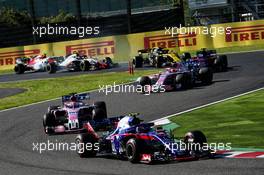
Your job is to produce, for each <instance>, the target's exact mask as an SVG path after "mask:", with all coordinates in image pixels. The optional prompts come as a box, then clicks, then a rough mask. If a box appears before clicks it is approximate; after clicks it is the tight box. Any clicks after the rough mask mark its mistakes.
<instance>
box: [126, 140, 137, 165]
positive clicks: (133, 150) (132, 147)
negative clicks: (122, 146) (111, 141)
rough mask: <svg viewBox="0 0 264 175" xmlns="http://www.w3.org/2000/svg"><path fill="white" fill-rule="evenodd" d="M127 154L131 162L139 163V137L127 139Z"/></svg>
mask: <svg viewBox="0 0 264 175" xmlns="http://www.w3.org/2000/svg"><path fill="white" fill-rule="evenodd" d="M126 155H127V159H128V160H129V161H130V162H131V163H138V162H139V161H140V144H139V141H138V140H137V139H134V138H131V139H129V140H128V141H127V143H126Z"/></svg>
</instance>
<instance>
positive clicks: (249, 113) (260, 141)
mask: <svg viewBox="0 0 264 175" xmlns="http://www.w3.org/2000/svg"><path fill="white" fill-rule="evenodd" d="M170 120H171V121H172V122H175V123H177V124H178V125H180V126H181V127H179V128H176V129H175V130H174V131H173V132H174V134H175V135H177V136H183V135H184V134H185V133H186V132H187V131H190V130H201V131H203V132H204V133H205V134H206V136H207V137H208V141H209V142H211V143H215V142H217V143H219V142H223V143H228V142H230V143H232V147H242V148H264V90H260V91H257V92H255V93H252V94H248V95H245V96H242V97H238V98H235V99H232V100H228V101H225V102H222V103H219V104H215V105H212V106H209V107H206V108H202V109H199V110H195V111H192V112H189V113H185V114H183V115H180V116H174V117H172V118H170Z"/></svg>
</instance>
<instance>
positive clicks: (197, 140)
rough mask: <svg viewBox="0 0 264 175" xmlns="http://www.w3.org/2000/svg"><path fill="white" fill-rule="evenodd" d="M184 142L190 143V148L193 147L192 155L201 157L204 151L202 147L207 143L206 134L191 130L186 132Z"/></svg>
mask: <svg viewBox="0 0 264 175" xmlns="http://www.w3.org/2000/svg"><path fill="white" fill-rule="evenodd" d="M184 142H185V143H186V144H188V148H190V147H191V149H190V150H189V151H190V155H192V156H193V157H195V158H199V157H200V155H201V153H202V152H203V150H202V147H203V146H204V144H206V143H207V139H206V137H205V135H204V134H203V133H202V132H201V131H198V130H197V131H190V132H188V133H186V134H185V137H184ZM189 144H191V146H189Z"/></svg>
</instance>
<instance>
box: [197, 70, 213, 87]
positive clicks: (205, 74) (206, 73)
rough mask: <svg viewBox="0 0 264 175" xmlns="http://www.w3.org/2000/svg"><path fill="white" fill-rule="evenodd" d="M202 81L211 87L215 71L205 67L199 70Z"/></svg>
mask: <svg viewBox="0 0 264 175" xmlns="http://www.w3.org/2000/svg"><path fill="white" fill-rule="evenodd" d="M199 76H200V80H201V82H202V84H203V85H209V84H211V83H212V82H213V71H212V69H211V68H209V67H204V68H201V69H200V70H199Z"/></svg>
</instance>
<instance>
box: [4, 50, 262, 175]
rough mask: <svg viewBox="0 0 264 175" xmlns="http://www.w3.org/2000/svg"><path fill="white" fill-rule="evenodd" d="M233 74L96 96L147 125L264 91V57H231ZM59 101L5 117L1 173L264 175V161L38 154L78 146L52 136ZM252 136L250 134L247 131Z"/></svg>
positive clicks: (94, 95)
mask: <svg viewBox="0 0 264 175" xmlns="http://www.w3.org/2000/svg"><path fill="white" fill-rule="evenodd" d="M228 58H229V65H230V70H229V71H228V72H224V73H216V74H215V77H214V83H213V84H212V85H211V86H206V87H195V88H194V89H191V90H186V91H178V92H169V93H163V94H151V95H149V96H146V95H142V94H137V93H119V94H117V93H113V94H110V95H107V96H105V95H104V94H103V93H102V92H101V93H98V92H96V93H92V94H91V95H92V99H96V100H105V101H106V102H107V105H108V113H109V114H110V115H120V114H125V113H127V112H140V113H141V114H142V115H143V116H144V117H143V118H144V119H145V120H146V121H150V120H154V119H158V118H161V117H164V116H166V115H169V114H173V113H177V112H180V111H183V110H187V109H190V108H192V107H196V106H200V105H203V104H207V103H210V102H213V101H216V100H220V99H223V98H226V97H230V96H233V95H237V94H240V93H244V92H246V91H250V90H253V89H257V88H260V87H263V86H264V69H263V67H264V60H263V58H264V52H257V53H243V54H232V55H229V56H228ZM59 103H60V101H59V100H54V101H51V102H44V103H40V104H35V105H33V106H28V107H23V108H17V109H13V110H9V111H3V112H0V123H1V125H0V138H1V139H0V148H1V152H0V174H12V175H13V174H23V175H25V174H34V175H44V174H45V175H46V174H66V175H67V174H69V175H73V174H95V175H104V174H107V175H110V174H111V175H115V174H120V175H123V174H138V175H139V174H147V175H156V174H158V175H161V174H162V175H163V174H164V175H167V174H173V175H175V174H203V175H204V174H239V175H241V174H263V172H264V167H263V165H264V159H213V160H212V159H210V160H200V161H190V162H174V163H170V164H159V165H145V164H131V163H129V162H127V161H122V160H117V159H112V158H105V157H97V158H90V159H89V158H84V159H81V158H79V157H78V156H77V154H76V153H75V152H73V151H49V152H48V151H47V152H44V153H42V154H40V153H39V152H37V151H32V149H33V146H32V143H33V142H34V143H36V142H47V140H48V139H49V140H50V141H52V142H55V143H56V142H73V141H74V138H75V135H63V136H46V135H45V134H44V133H43V129H42V115H43V114H44V113H45V111H46V109H47V107H48V106H49V105H52V104H59ZM245 132H246V131H245Z"/></svg>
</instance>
